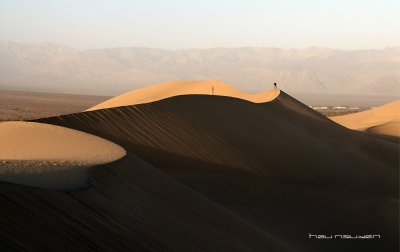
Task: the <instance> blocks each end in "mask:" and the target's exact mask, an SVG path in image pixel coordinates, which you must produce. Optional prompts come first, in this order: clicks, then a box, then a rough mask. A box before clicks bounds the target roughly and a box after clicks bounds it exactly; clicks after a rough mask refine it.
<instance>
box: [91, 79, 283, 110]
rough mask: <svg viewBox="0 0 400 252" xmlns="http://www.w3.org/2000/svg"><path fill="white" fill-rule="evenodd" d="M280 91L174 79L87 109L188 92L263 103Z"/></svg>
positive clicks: (128, 103)
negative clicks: (251, 90) (245, 89)
mask: <svg viewBox="0 0 400 252" xmlns="http://www.w3.org/2000/svg"><path fill="white" fill-rule="evenodd" d="M279 93H280V91H279V89H277V88H274V89H272V90H269V91H265V92H261V93H256V94H248V93H245V92H242V91H241V90H239V89H236V88H234V87H231V86H230V85H228V84H226V83H224V82H221V81H212V80H207V81H173V82H165V83H160V84H155V85H151V86H148V87H144V88H139V89H135V90H133V91H130V92H127V93H124V94H121V95H119V96H116V97H114V98H112V99H109V100H107V101H104V102H102V103H100V104H98V105H96V106H94V107H91V108H89V109H88V110H87V111H91V110H98V109H105V108H113V107H120V106H128V105H135V104H141V103H149V102H153V101H158V100H162V99H165V98H169V97H172V96H177V95H187V94H204V95H218V96H229V97H235V98H239V99H243V100H248V101H251V102H255V103H262V102H268V101H271V100H273V99H275V98H276V97H277V96H278V95H279Z"/></svg>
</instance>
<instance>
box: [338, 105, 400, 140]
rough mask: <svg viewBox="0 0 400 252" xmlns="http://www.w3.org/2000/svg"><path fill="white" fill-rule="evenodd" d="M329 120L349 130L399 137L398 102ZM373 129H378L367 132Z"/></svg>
mask: <svg viewBox="0 0 400 252" xmlns="http://www.w3.org/2000/svg"><path fill="white" fill-rule="evenodd" d="M331 119H332V120H333V121H335V122H337V123H339V124H341V125H343V126H345V127H347V128H350V129H355V130H367V131H371V132H375V133H379V134H385V135H395V136H400V135H399V132H398V124H399V123H400V100H398V101H395V102H391V103H388V104H385V105H382V106H380V107H377V108H374V109H370V110H366V111H362V112H359V113H354V114H348V115H343V116H334V117H331ZM386 125H388V126H386ZM389 125H390V126H389ZM396 125H397V126H396ZM373 127H379V129H378V128H375V129H371V130H368V129H370V128H373Z"/></svg>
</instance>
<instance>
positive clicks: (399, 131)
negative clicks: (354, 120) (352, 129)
mask: <svg viewBox="0 0 400 252" xmlns="http://www.w3.org/2000/svg"><path fill="white" fill-rule="evenodd" d="M366 131H368V132H372V133H376V134H382V135H389V136H397V137H400V122H395V123H388V124H384V125H379V126H374V127H371V128H368V129H367V130H366Z"/></svg>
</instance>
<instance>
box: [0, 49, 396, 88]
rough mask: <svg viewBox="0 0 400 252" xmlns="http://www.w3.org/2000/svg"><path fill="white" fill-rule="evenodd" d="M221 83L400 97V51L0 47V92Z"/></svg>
mask: <svg viewBox="0 0 400 252" xmlns="http://www.w3.org/2000/svg"><path fill="white" fill-rule="evenodd" d="M200 79H208V80H214V79H215V80H221V81H225V82H228V83H231V84H233V85H235V86H236V87H238V88H240V89H242V90H244V91H250V92H251V91H254V92H256V91H261V90H264V89H269V88H271V87H272V84H273V83H274V82H277V83H278V85H279V86H280V87H281V88H282V89H284V90H286V91H288V92H294V93H338V94H341V93H342V94H349V93H380V94H392V95H393V93H398V92H399V88H400V47H392V48H386V49H383V50H358V51H343V50H335V49H329V48H308V49H299V50H297V49H278V48H261V47H254V48H253V47H247V48H212V49H188V50H172V51H171V50H162V49H150V48H137V47H131V48H111V49H96V50H86V51H81V50H77V49H73V48H69V47H65V46H60V45H55V44H51V43H46V44H20V43H15V42H10V41H0V88H3V89H26V90H37V91H55V92H69V93H87V94H102V95H115V94H118V93H121V92H125V91H128V90H132V89H134V88H137V87H141V86H145V85H148V84H153V83H158V82H164V81H172V80H200Z"/></svg>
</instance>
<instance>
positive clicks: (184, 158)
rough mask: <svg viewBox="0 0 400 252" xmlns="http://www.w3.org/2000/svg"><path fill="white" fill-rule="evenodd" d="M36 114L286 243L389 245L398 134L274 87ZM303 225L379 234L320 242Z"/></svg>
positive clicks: (328, 247)
mask: <svg viewBox="0 0 400 252" xmlns="http://www.w3.org/2000/svg"><path fill="white" fill-rule="evenodd" d="M41 121H42V122H46V123H51V124H56V125H62V126H66V127H71V128H74V129H78V130H81V131H84V132H88V133H90V134H94V135H97V136H100V137H103V138H105V139H108V140H110V141H113V142H115V143H118V144H119V145H121V146H123V147H124V148H125V149H126V150H127V152H129V153H132V154H134V155H135V156H137V157H138V158H140V159H141V160H143V161H145V162H146V163H148V164H150V165H151V166H153V167H155V168H156V169H158V170H159V171H161V172H163V173H164V174H167V175H168V176H170V177H172V178H174V179H176V180H177V181H179V182H180V183H182V184H184V185H185V186H186V187H187V188H190V189H191V190H193V191H196V192H197V193H199V194H201V195H202V196H204V197H205V198H207V199H209V200H211V201H213V202H215V203H216V204H218V205H219V206H221V207H223V208H225V209H227V210H228V211H230V212H233V213H234V214H235V215H237V216H239V217H240V218H241V219H242V220H244V221H245V222H247V223H249V225H252V226H255V227H257V228H259V229H260V230H262V231H263V232H265V233H266V234H269V235H272V236H273V237H275V238H276V239H278V240H279V241H281V242H283V243H284V244H285V245H287V246H289V247H291V248H294V250H298V251H376V250H379V248H382V247H385V249H387V250H388V251H391V250H392V249H393V251H397V250H396V248H397V247H396V246H398V242H397V237H398V229H397V223H398V222H397V220H398V204H397V201H394V199H397V198H398V175H399V173H398V167H399V156H398V155H399V144H398V141H392V138H387V137H381V136H379V135H373V134H369V133H365V132H359V131H353V130H349V129H346V128H344V127H342V126H340V125H338V124H336V123H334V122H332V121H331V120H330V119H328V118H326V117H324V116H322V115H321V114H319V113H318V112H316V111H314V110H312V109H310V108H309V107H308V106H306V105H304V104H302V103H300V102H298V101H297V100H296V99H294V98H292V97H291V96H289V95H288V94H286V93H285V92H283V91H280V94H279V95H278V96H277V97H276V98H275V99H273V100H271V101H269V102H265V103H253V102H249V101H246V100H243V99H236V98H232V97H226V96H215V95H214V96H211V95H184V96H173V97H170V98H166V99H163V100H159V101H155V102H151V103H145V104H138V105H133V106H126V107H116V108H109V109H104V110H95V111H88V112H84V113H79V114H74V115H67V116H61V117H54V118H47V119H43V120H41ZM132 169H135V168H134V167H132ZM114 176H122V175H121V174H118V173H115V174H114ZM103 180H104V181H107V178H106V177H104V178H103ZM151 186H152V187H153V188H154V189H156V188H157V189H160V187H158V186H159V185H158V184H157V183H154V184H151ZM101 190H102V191H103V190H105V189H104V188H102V189H101ZM178 201H179V200H178V199H176V200H175V201H174V200H170V199H169V200H168V201H167V202H168V203H166V204H165V205H163V206H164V207H167V208H168V206H169V205H170V204H172V205H175V204H178V203H177V202H178ZM164 207H160V209H164ZM360 209H362V210H360ZM208 214H210V213H209V212H208V213H207V215H208ZM120 218H121V219H124V217H122V216H121V217H120ZM185 220H186V219H185ZM187 222H188V224H189V223H190V225H192V221H187ZM194 223H197V222H196V221H194ZM310 230H311V231H310ZM371 230H373V231H371ZM190 231H192V229H190ZM235 232H236V231H235ZM309 232H321V233H328V234H330V233H334V234H335V233H342V232H345V233H352V234H358V233H365V234H368V233H371V232H376V233H379V234H381V235H382V236H383V237H385V238H384V239H382V240H380V241H369V242H364V241H360V242H358V241H357V242H354V243H352V242H350V243H346V242H347V241H332V242H329V241H328V242H320V241H310V240H309V239H308V237H307V236H308V233H309ZM209 237H210V240H211V241H213V242H214V241H215V240H214V239H213V237H212V236H209ZM266 250H269V248H268V247H265V248H264V249H261V251H266Z"/></svg>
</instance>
